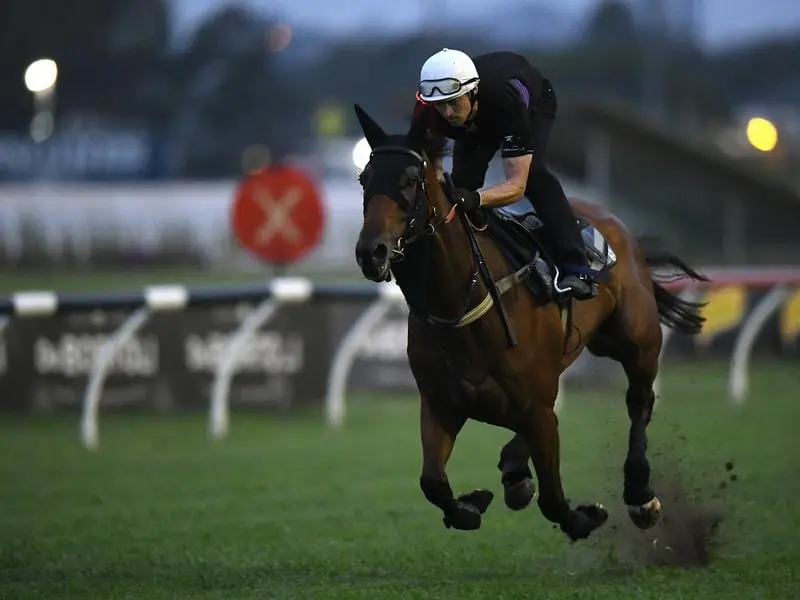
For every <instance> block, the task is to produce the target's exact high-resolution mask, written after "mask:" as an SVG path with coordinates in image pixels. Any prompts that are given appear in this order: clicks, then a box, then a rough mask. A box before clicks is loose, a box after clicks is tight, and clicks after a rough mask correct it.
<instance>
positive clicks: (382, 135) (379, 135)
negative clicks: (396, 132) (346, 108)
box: [353, 104, 389, 148]
mask: <svg viewBox="0 0 800 600" xmlns="http://www.w3.org/2000/svg"><path fill="white" fill-rule="evenodd" d="M353 108H354V109H355V111H356V117H357V118H358V124H359V125H361V131H363V132H364V137H365V138H367V142H369V145H370V147H371V148H375V147H376V146H380V145H381V144H382V143H383V142H385V141H386V138H387V137H389V136H388V135H386V132H385V131H384V130H383V129H382V128H381V126H380V125H378V124H377V123H376V122H375V121H374V120H373V119H372V117H370V116H369V115H368V114H367V112H366V111H365V110H364V109H363V108H361V106H360V105H358V104H354V105H353Z"/></svg>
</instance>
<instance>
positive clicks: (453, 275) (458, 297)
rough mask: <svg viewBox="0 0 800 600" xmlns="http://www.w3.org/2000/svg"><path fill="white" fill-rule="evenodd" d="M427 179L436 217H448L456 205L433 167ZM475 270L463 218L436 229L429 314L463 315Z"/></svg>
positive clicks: (430, 258)
mask: <svg viewBox="0 0 800 600" xmlns="http://www.w3.org/2000/svg"><path fill="white" fill-rule="evenodd" d="M427 177H428V181H429V182H431V183H430V184H429V201H430V202H431V204H432V205H433V206H434V207H435V213H436V217H434V218H437V219H438V218H441V217H444V216H445V215H447V214H448V213H449V212H450V210H451V209H452V204H450V202H449V200H448V199H447V197H446V195H445V193H444V190H442V188H441V185H439V182H438V180H437V179H436V172H435V170H434V169H433V168H431V167H429V172H428V173H427ZM472 271H473V261H472V250H471V248H470V241H469V237H468V236H467V231H466V229H465V227H464V224H463V222H462V220H461V218H460V217H459V215H458V214H456V215H454V217H453V219H452V221H450V222H449V223H442V224H440V225H439V226H438V227H437V228H436V232H435V235H434V238H433V240H432V243H431V247H430V251H429V256H428V269H427V281H426V290H427V306H428V311H429V312H430V313H431V314H433V315H435V316H437V317H440V318H443V319H452V318H455V317H460V316H462V315H461V312H462V311H463V310H464V303H465V302H466V301H467V297H468V295H469V293H470V291H471V283H470V282H471V280H472ZM468 308H471V306H470V307H468Z"/></svg>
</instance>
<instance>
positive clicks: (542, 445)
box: [525, 405, 608, 540]
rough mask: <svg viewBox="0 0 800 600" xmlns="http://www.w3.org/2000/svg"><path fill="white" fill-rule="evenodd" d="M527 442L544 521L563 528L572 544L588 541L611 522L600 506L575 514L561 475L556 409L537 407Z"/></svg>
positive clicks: (575, 511)
mask: <svg viewBox="0 0 800 600" xmlns="http://www.w3.org/2000/svg"><path fill="white" fill-rule="evenodd" d="M525 439H526V441H527V442H528V445H529V447H530V449H531V455H532V458H533V466H534V469H535V470H536V477H537V479H538V481H539V501H538V502H539V509H540V510H541V512H542V514H543V515H544V517H545V518H546V519H547V520H549V521H551V522H553V523H558V524H559V525H560V526H561V530H562V531H563V532H564V533H566V534H567V535H568V536H569V537H570V538H571V539H572V540H578V539H584V538H587V537H589V535H590V534H591V533H592V531H594V530H595V529H597V528H598V527H600V526H601V525H602V524H603V523H605V522H606V519H608V512H607V511H606V510H605V508H603V507H602V506H601V505H599V504H595V505H583V506H579V507H577V508H576V509H575V510H572V509H571V508H570V506H569V503H568V502H567V500H566V498H565V497H564V490H563V487H562V484H561V472H560V448H559V446H560V441H559V435H558V417H557V416H556V414H555V412H554V411H553V409H552V407H548V406H542V405H540V406H537V407H536V408H534V409H533V410H532V411H531V413H530V415H529V417H528V420H527V427H526V435H525Z"/></svg>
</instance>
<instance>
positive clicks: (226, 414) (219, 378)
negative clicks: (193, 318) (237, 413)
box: [209, 277, 313, 440]
mask: <svg viewBox="0 0 800 600" xmlns="http://www.w3.org/2000/svg"><path fill="white" fill-rule="evenodd" d="M312 293H313V285H312V284H311V282H310V281H309V280H308V279H304V278H301V277H281V278H276V279H273V280H272V283H271V284H270V289H269V295H268V297H267V298H266V299H265V300H264V301H263V302H262V303H261V304H259V305H258V307H257V308H256V310H254V311H253V312H251V313H250V314H249V315H247V317H246V318H245V319H244V320H243V321H242V323H241V325H240V326H239V328H238V329H237V330H236V331H235V332H234V334H233V336H232V337H231V339H230V340H229V341H228V344H227V346H226V348H225V354H224V356H223V358H222V360H221V361H220V363H219V364H218V365H217V368H216V370H215V372H214V382H213V384H212V389H211V409H210V414H209V435H210V437H211V439H214V440H221V439H223V438H225V437H226V436H227V435H228V429H229V421H230V408H229V398H230V390H231V380H232V379H233V375H234V374H235V372H236V367H237V365H238V362H239V357H240V356H241V355H242V352H243V350H244V349H245V348H246V347H247V344H248V343H249V342H250V340H251V339H252V337H253V335H255V333H256V331H258V329H259V328H260V327H262V326H263V325H264V324H265V323H266V322H267V321H268V320H269V319H271V318H272V316H273V315H274V314H275V312H276V311H277V310H278V308H280V306H281V305H282V304H289V303H299V302H305V301H307V300H308V299H309V298H310V297H311V295H312Z"/></svg>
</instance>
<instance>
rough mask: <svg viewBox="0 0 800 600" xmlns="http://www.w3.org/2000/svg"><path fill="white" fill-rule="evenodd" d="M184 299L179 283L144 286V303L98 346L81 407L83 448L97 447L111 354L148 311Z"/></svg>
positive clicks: (134, 331)
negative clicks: (99, 415) (101, 404)
mask: <svg viewBox="0 0 800 600" xmlns="http://www.w3.org/2000/svg"><path fill="white" fill-rule="evenodd" d="M187 301H188V294H187V291H186V288H184V287H183V286H176V285H161V286H151V287H148V288H145V292H144V297H143V304H144V306H142V307H141V308H139V309H137V310H135V311H134V312H132V313H131V314H130V315H129V316H128V318H127V319H125V321H124V322H123V323H122V325H120V326H119V327H118V328H117V330H116V331H115V332H114V333H113V334H112V335H111V337H110V338H109V339H108V340H106V343H105V344H103V346H101V347H100V349H99V350H98V352H97V355H96V356H95V357H94V360H93V362H92V370H91V372H90V374H89V382H88V384H87V386H86V391H85V392H84V395H83V403H82V408H81V442H82V443H83V446H84V447H85V448H86V449H87V450H96V449H97V445H98V438H99V435H98V429H99V427H98V421H99V418H98V414H99V409H100V397H101V396H102V393H103V384H104V383H105V380H106V377H108V373H109V371H110V370H111V365H112V364H113V362H114V357H115V356H116V355H117V353H118V352H119V351H120V350H121V349H122V348H123V347H124V346H125V344H127V343H128V342H129V341H130V340H131V339H133V337H134V336H135V335H136V334H137V333H138V332H139V330H140V329H141V328H142V327H143V326H144V325H145V323H147V320H148V319H149V318H150V315H151V314H152V311H167V310H180V309H182V308H183V307H185V306H186V303H187Z"/></svg>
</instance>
